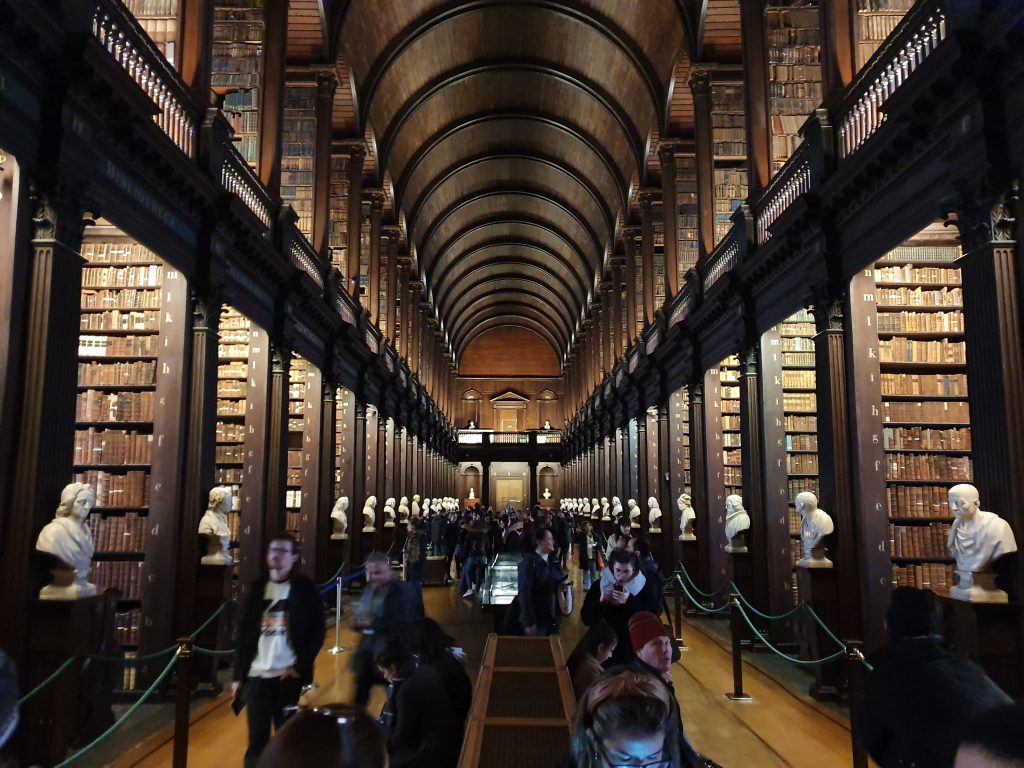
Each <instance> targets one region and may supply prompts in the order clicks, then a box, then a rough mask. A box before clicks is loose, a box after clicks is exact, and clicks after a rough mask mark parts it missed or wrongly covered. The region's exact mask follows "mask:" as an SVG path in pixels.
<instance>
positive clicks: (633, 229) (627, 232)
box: [622, 224, 642, 238]
mask: <svg viewBox="0 0 1024 768" xmlns="http://www.w3.org/2000/svg"><path fill="white" fill-rule="evenodd" d="M641 232H642V229H641V228H640V227H639V226H637V225H636V224H629V225H627V226H624V227H623V228H622V236H623V237H624V238H635V237H640V234H641Z"/></svg>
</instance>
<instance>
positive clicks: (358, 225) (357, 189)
mask: <svg viewBox="0 0 1024 768" xmlns="http://www.w3.org/2000/svg"><path fill="white" fill-rule="evenodd" d="M364 157H366V150H365V149H364V148H363V146H362V145H361V144H356V145H353V146H351V147H349V150H348V167H347V168H346V171H347V172H348V270H347V274H346V275H345V279H346V281H347V285H348V291H349V293H350V294H351V295H352V296H354V297H355V298H356V300H357V301H358V299H359V260H360V249H361V247H362V241H363V158H364ZM360 509H362V507H360Z"/></svg>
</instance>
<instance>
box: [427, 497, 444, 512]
mask: <svg viewBox="0 0 1024 768" xmlns="http://www.w3.org/2000/svg"><path fill="white" fill-rule="evenodd" d="M442 509H443V507H442V506H441V500H440V499H434V501H433V502H432V503H431V505H430V511H431V512H433V513H434V514H435V515H436V514H437V513H438V512H440V511H441V510H442Z"/></svg>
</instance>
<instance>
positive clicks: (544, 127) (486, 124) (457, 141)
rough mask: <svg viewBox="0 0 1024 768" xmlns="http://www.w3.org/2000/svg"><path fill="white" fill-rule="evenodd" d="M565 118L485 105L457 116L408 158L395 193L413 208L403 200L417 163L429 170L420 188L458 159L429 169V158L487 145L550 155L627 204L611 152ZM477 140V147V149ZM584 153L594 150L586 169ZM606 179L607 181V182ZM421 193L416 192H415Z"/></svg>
mask: <svg viewBox="0 0 1024 768" xmlns="http://www.w3.org/2000/svg"><path fill="white" fill-rule="evenodd" d="M563 120H564V118H559V117H558V116H556V115H552V114H541V113H538V112H525V111H521V112H507V111H499V112H494V111H487V112H483V113H479V114H476V115H470V116H468V117H463V118H460V119H459V120H458V121H456V122H454V123H452V124H450V125H447V126H444V127H442V128H440V129H439V130H437V131H436V132H435V133H434V134H433V135H432V136H431V137H430V138H429V139H428V140H427V141H425V142H424V143H423V144H422V145H421V146H420V147H419V149H418V150H417V151H416V153H415V154H414V155H413V156H412V158H411V159H410V160H409V162H408V163H406V170H405V174H404V177H403V178H402V180H401V181H400V182H399V183H398V185H397V186H396V188H395V197H396V199H397V200H399V201H400V203H401V205H402V207H403V208H406V209H411V208H412V207H413V206H412V205H410V202H413V203H414V204H415V201H407V200H406V199H405V197H406V195H407V194H408V192H409V190H410V189H414V188H416V187H414V186H413V185H414V183H415V181H416V180H417V177H418V176H419V175H420V173H421V169H425V170H423V171H422V172H424V173H427V174H428V177H429V178H428V179H427V180H425V181H424V183H423V185H422V186H421V189H422V188H424V187H427V186H428V185H429V184H430V180H429V179H431V178H434V177H437V176H444V175H447V174H449V173H450V172H452V171H454V170H456V169H457V168H458V167H459V163H458V161H456V162H454V163H447V164H444V165H443V166H442V167H441V169H439V170H437V171H435V172H434V173H433V174H431V173H430V170H429V167H428V166H429V162H430V160H431V159H432V158H433V157H435V156H437V155H441V154H443V153H444V151H445V150H449V154H450V155H453V156H455V157H462V156H464V153H465V152H467V151H468V152H471V153H473V154H472V155H470V158H472V157H479V156H483V155H484V154H485V153H486V151H488V150H490V151H505V152H513V153H521V154H528V153H529V152H530V151H531V150H534V152H533V154H535V155H537V156H540V157H550V158H551V159H552V161H554V162H559V163H561V164H562V165H563V166H564V167H566V168H571V169H572V170H573V173H574V174H575V175H578V176H581V177H588V176H589V177H590V178H591V183H592V185H593V186H594V187H595V188H599V189H603V190H604V192H603V196H604V197H605V198H606V199H607V200H608V201H609V202H610V201H611V200H613V199H614V200H615V201H616V203H617V204H618V205H620V206H625V205H626V204H627V202H628V201H627V199H626V186H627V185H628V184H629V177H628V176H623V174H622V173H621V170H620V169H619V168H618V166H617V165H616V163H615V159H614V157H612V155H611V154H610V153H609V152H608V150H607V149H606V148H605V147H604V145H602V144H601V143H600V142H599V141H598V140H597V138H596V137H595V136H594V135H593V134H591V133H588V132H586V131H585V130H583V129H582V128H581V127H580V126H578V125H573V124H570V123H568V122H563ZM513 127H520V128H521V129H522V130H519V131H516V132H514V134H513V136H512V138H511V140H509V141H503V140H502V138H501V131H502V130H503V129H510V130H512V129H513ZM476 134H480V139H479V140H474V138H473V136H474V135H476ZM555 137H557V138H555ZM496 144H497V147H496V146H495V145H496ZM478 146H479V147H480V149H477V147H478ZM449 148H450V149H449ZM584 156H593V158H594V160H595V161H596V162H594V163H593V165H592V166H591V167H592V169H593V170H592V172H591V173H589V174H588V173H586V172H585V170H584V169H585V168H586V162H585V161H584V159H583V158H584ZM466 162H468V160H467V161H466ZM597 176H606V178H605V182H606V183H605V184H599V183H598V182H597V181H594V179H595V178H596V177H597ZM609 181H610V182H611V183H610V184H609V183H607V182H609ZM421 196H422V195H421V194H418V195H417V198H419V197H421Z"/></svg>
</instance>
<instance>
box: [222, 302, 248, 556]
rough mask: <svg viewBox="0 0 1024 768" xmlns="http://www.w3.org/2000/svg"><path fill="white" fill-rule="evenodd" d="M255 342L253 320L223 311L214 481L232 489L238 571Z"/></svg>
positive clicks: (231, 516)
mask: <svg viewBox="0 0 1024 768" xmlns="http://www.w3.org/2000/svg"><path fill="white" fill-rule="evenodd" d="M251 340H252V326H251V324H250V322H249V319H248V318H247V317H245V316H244V315H242V314H241V313H240V312H238V310H236V309H234V308H232V307H229V306H226V305H225V306H224V307H223V308H222V309H221V318H220V342H219V343H218V345H217V358H218V362H217V447H216V452H215V455H214V466H215V469H214V476H215V477H214V479H215V481H216V483H217V485H226V486H228V487H230V488H231V499H232V506H231V511H230V512H229V513H228V527H230V528H231V542H230V551H231V554H232V557H233V559H234V561H235V563H236V571H237V563H238V546H239V538H240V536H239V532H240V530H241V522H242V478H243V463H244V459H245V415H246V410H247V409H246V404H247V395H248V391H247V390H248V380H247V371H248V365H249V344H250V342H251ZM236 576H237V573H236Z"/></svg>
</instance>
